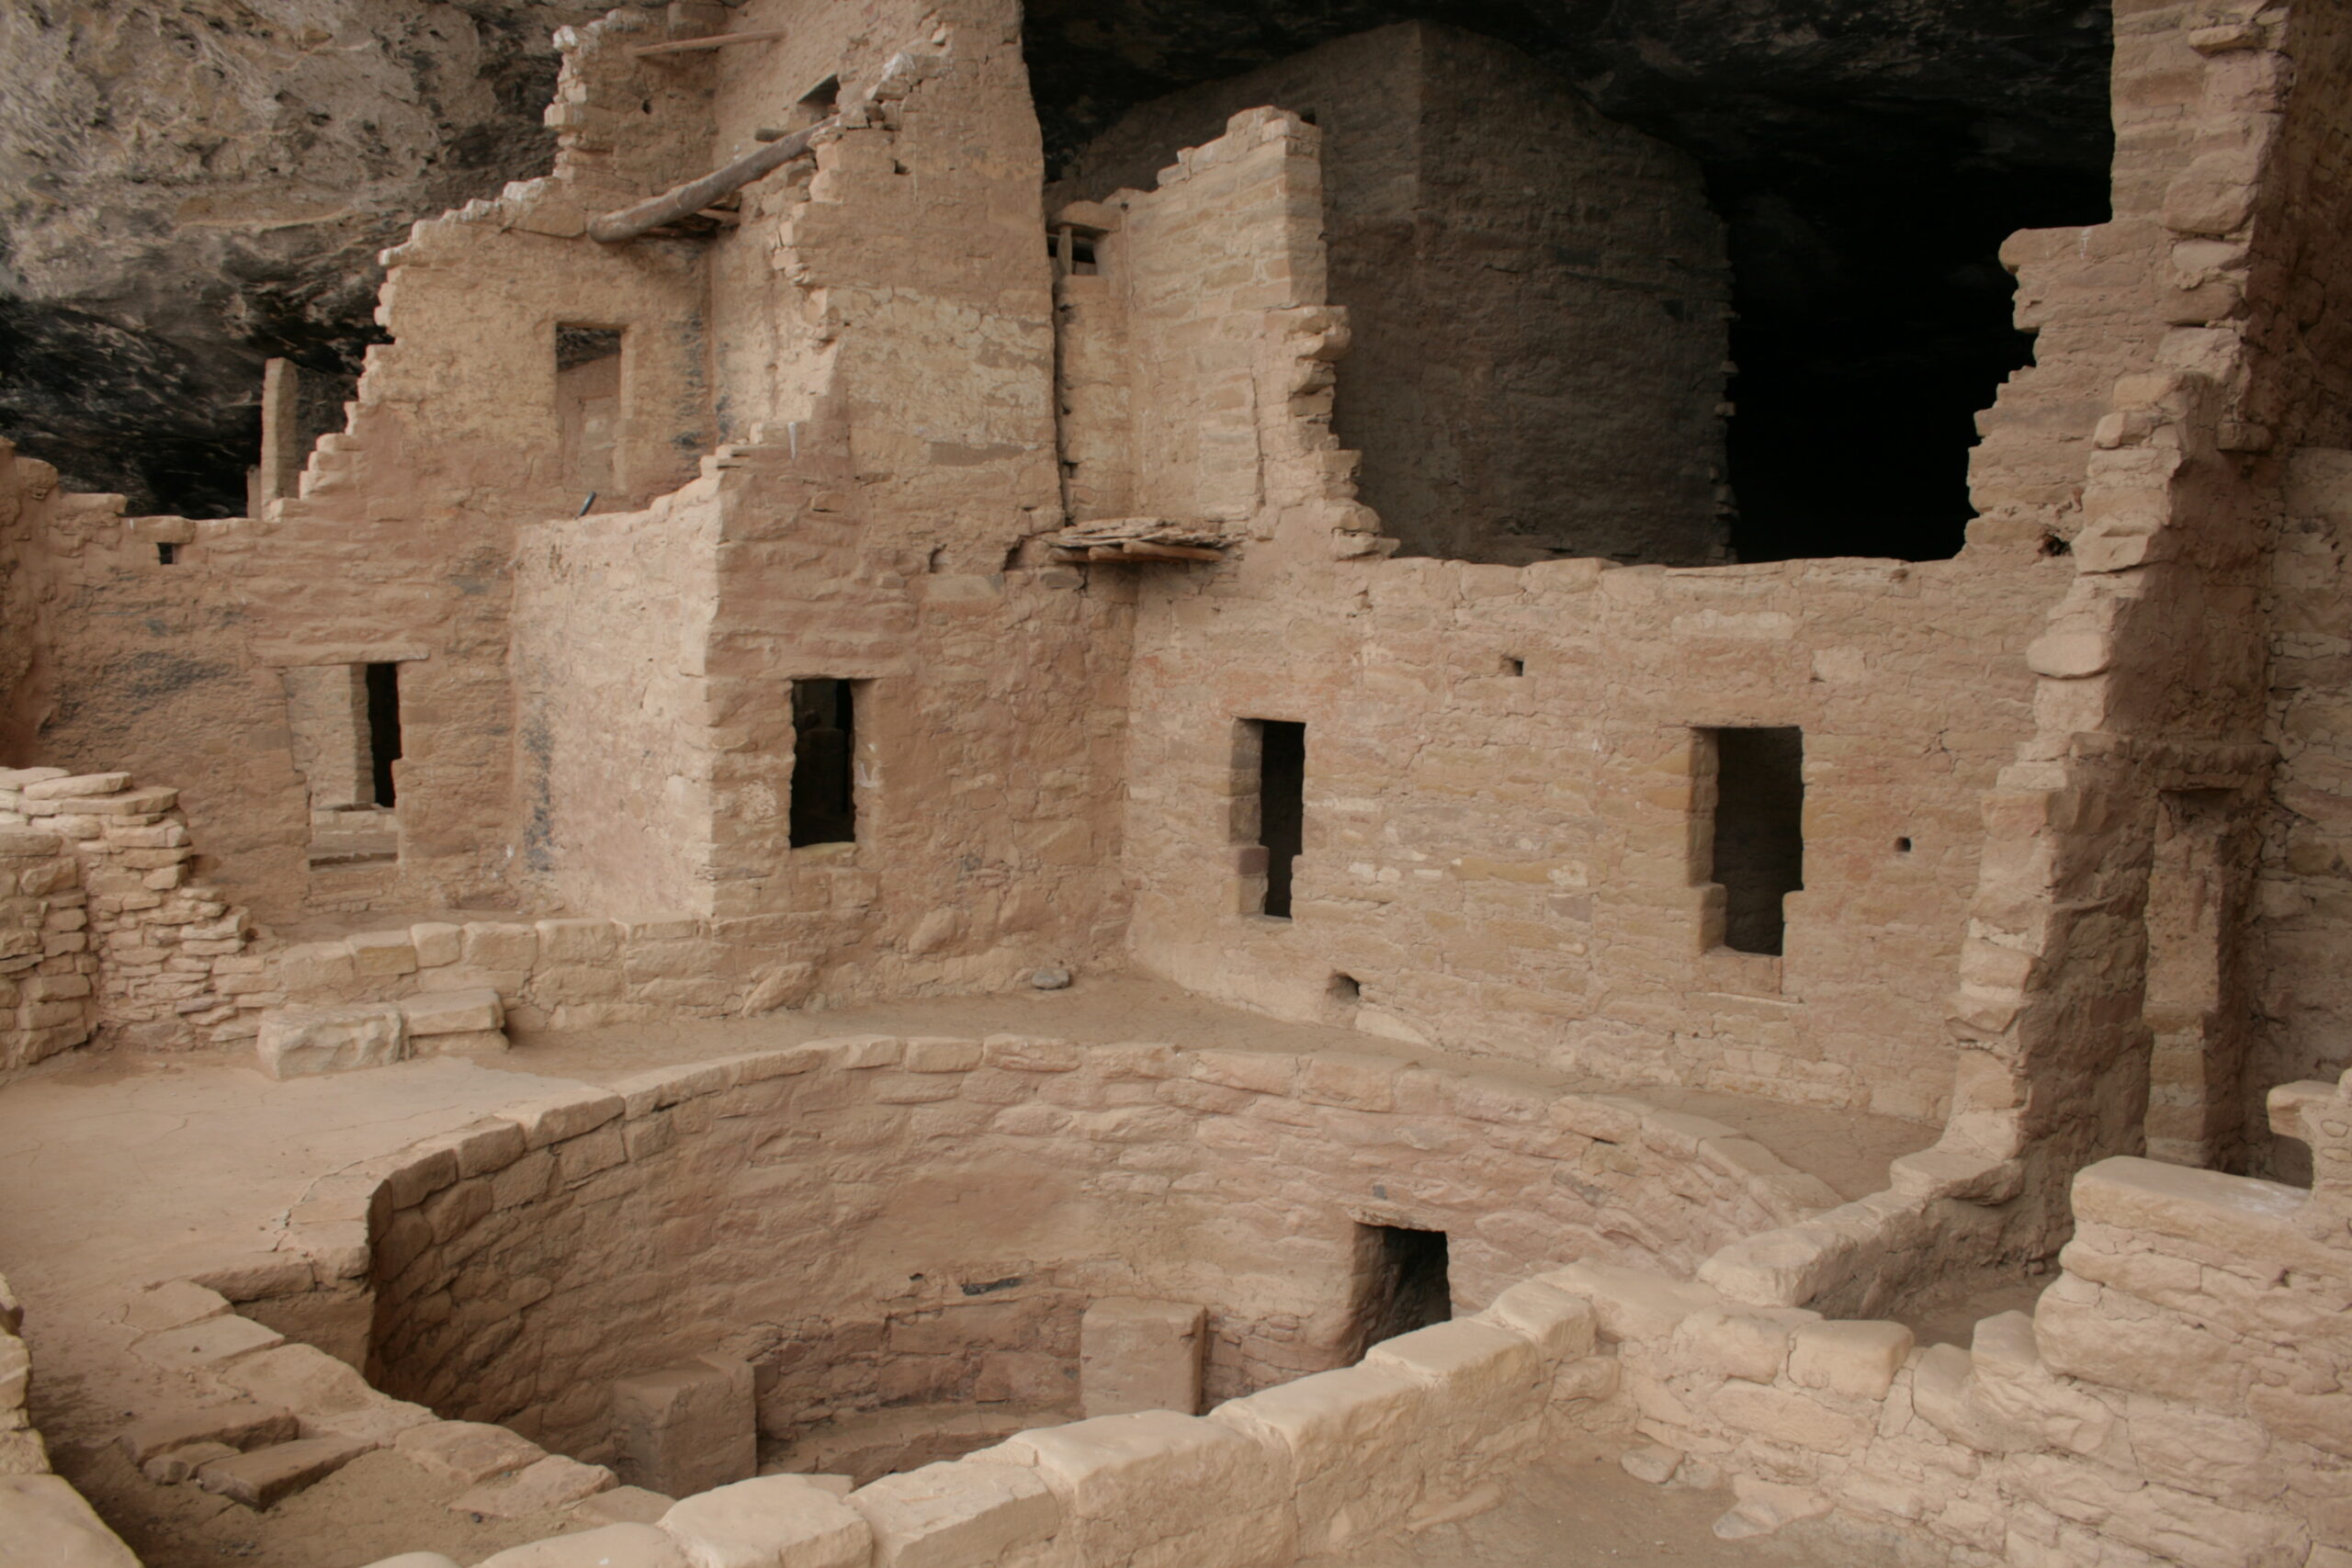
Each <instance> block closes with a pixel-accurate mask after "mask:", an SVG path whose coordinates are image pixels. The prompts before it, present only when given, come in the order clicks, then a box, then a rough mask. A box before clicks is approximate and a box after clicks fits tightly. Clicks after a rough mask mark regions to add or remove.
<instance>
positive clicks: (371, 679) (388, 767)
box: [367, 664, 401, 808]
mask: <svg viewBox="0 0 2352 1568" xmlns="http://www.w3.org/2000/svg"><path fill="white" fill-rule="evenodd" d="M367 682H368V777H369V780H370V782H371V784H372V785H373V787H374V789H375V792H376V804H377V805H379V806H381V807H387V808H389V807H391V806H392V805H393V804H394V800H393V793H392V764H393V763H394V762H397V761H400V760H401V667H400V666H399V665H397V664H370V665H369V666H368V675H367Z"/></svg>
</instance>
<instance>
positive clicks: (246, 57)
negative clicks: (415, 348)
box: [0, 0, 604, 515]
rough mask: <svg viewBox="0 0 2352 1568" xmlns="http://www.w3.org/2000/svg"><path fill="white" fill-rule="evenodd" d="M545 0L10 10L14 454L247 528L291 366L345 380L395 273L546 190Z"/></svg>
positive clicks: (202, 0)
mask: <svg viewBox="0 0 2352 1568" xmlns="http://www.w3.org/2000/svg"><path fill="white" fill-rule="evenodd" d="M603 10H604V7H602V6H581V5H571V4H560V3H549V0H460V3H456V4H451V3H447V0H166V3H164V4H158V5H149V4H141V3H134V0H12V3H11V4H9V5H6V6H0V60H6V61H7V62H8V71H7V81H6V85H5V87H0V434H5V435H6V436H8V437H10V438H11V439H14V440H15V441H17V443H18V445H19V446H21V447H23V448H24V449H25V450H26V451H28V452H29V453H31V454H33V455H35V456H38V457H44V458H47V459H48V460H50V461H51V462H53V463H56V464H57V465H58V466H59V467H60V468H62V469H63V470H64V473H65V476H66V480H67V482H68V483H69V484H71V485H73V486H74V487H75V488H77V489H85V490H119V491H124V492H126V493H127V494H129V495H130V498H131V504H132V507H133V508H134V510H141V511H144V510H151V509H153V510H171V511H185V512H188V513H194V514H197V515H220V514H225V513H236V512H240V511H242V510H243V507H244V490H243V486H244V479H243V475H244V469H245V467H246V465H248V464H250V463H251V462H252V461H253V460H254V449H255V445H256V440H257V435H256V432H257V429H258V423H257V420H258V416H257V413H256V409H257V406H258V399H259V390H260V376H261V368H260V367H261V362H262V360H263V359H264V358H265V357H266V356H268V355H284V356H286V357H288V358H291V359H293V360H296V361H297V362H299V363H300V364H301V365H303V366H304V367H307V368H309V369H311V370H315V371H320V372H326V373H330V374H333V375H338V376H343V377H349V376H352V375H355V374H356V371H357V369H358V366H359V360H360V356H361V354H362V353H363V351H364V349H365V347H366V345H367V344H368V343H369V342H371V341H375V340H376V339H377V338H378V337H379V335H380V334H379V333H378V332H377V330H376V327H375V325H374V321H373V312H374V307H375V294H376V286H377V284H378V283H379V281H380V280H381V271H380V269H379V267H378V266H377V265H376V253H377V252H378V251H379V250H380V249H382V248H383V247H384V246H386V245H388V244H391V243H395V242H397V241H398V240H399V239H400V238H401V235H402V234H403V233H404V231H406V229H407V227H408V225H409V224H410V223H411V222H413V220H416V219H418V218H421V217H428V216H431V215H432V214H434V213H436V212H439V211H441V210H443V209H447V208H449V207H453V206H458V205H461V204H463V203H464V202H466V201H468V200H469V199H471V198H472V197H478V196H483V195H490V194H494V193H495V192H496V191H497V190H498V188H499V186H502V185H503V184H504V183H505V182H506V181H507V180H509V179H515V178H519V177H525V176H527V175H533V174H537V173H541V172H544V170H545V168H546V166H547V164H548V161H549V159H550V158H551V156H552V154H553V151H554V139H553V137H552V135H551V134H550V133H549V132H548V131H547V130H544V129H543V128H542V127H541V125H540V124H539V115H540V111H541V109H542V108H543V107H545V105H546V103H547V100H548V95H549V93H550V92H551V91H552V90H553V88H554V85H555V73H556V54H555V50H554V47H553V44H552V43H551V41H550V37H551V35H552V33H553V32H554V30H555V28H558V27H560V26H562V25H564V24H565V23H568V22H578V21H584V20H588V19H592V18H593V17H596V16H598V15H601V14H602V13H603Z"/></svg>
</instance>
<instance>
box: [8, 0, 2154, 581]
mask: <svg viewBox="0 0 2352 1568" xmlns="http://www.w3.org/2000/svg"><path fill="white" fill-rule="evenodd" d="M1414 18H1420V19H1427V20H1432V21H1439V22H1442V23H1445V24H1447V25H1450V26H1453V27H1456V28H1465V29H1468V30H1471V31H1474V32H1478V33H1482V34H1485V35H1487V36H1488V37H1491V38H1494V39H1500V40H1501V41H1503V42H1506V43H1510V44H1511V45H1513V46H1515V47H1517V48H1519V49H1521V50H1522V51H1525V52H1527V53H1528V54H1530V55H1532V56H1533V57H1535V58H1536V59H1537V60H1539V61H1541V62H1544V64H1545V65H1546V66H1548V67H1549V68H1551V69H1552V70H1553V71H1555V72H1556V73H1559V75H1560V76H1561V77H1562V78H1563V80H1564V81H1565V82H1566V83H1567V84H1569V85H1572V86H1573V88H1574V89H1575V90H1576V91H1577V92H1579V93H1581V94H1582V95H1583V96H1586V97H1587V98H1588V99H1589V101H1590V102H1591V103H1592V104H1593V105H1594V106H1595V107H1597V108H1599V109H1600V112H1602V113H1603V114H1605V115H1608V116H1609V117H1611V118H1613V119H1616V120H1619V121H1621V122H1623V123H1625V124H1627V125H1630V126H1632V127H1634V129H1636V130H1642V131H1644V132H1646V133H1647V134H1650V135H1652V136H1656V137H1657V138H1659V139H1661V140H1663V141H1667V142H1669V143H1671V144H1672V145H1674V146H1676V147H1679V148H1680V149H1681V150H1682V151H1684V152H1688V153H1689V154H1691V156H1692V157H1693V158H1695V159H1696V160H1697V161H1698V162H1699V163H1700V164H1701V165H1702V169H1703V171H1704V175H1705V178H1706V182H1707V190H1708V194H1709V198H1710V200H1711V201H1712V202H1713V205H1714V207H1715V209H1716V210H1717V212H1718V213H1719V214H1720V215H1721V216H1722V217H1723V218H1724V220H1726V222H1727V223H1728V225H1729V230H1730V243H1731V256H1732V262H1733V265H1734V268H1735V272H1736V296H1735V300H1734V304H1735V308H1736V310H1737V312H1738V320H1737V321H1736V322H1735V323H1734V325H1733V329H1732V359H1733V361H1734V363H1736V365H1737V366H1738V367H1739V369H1738V374H1737V376H1736V378H1735V380H1734V382H1733V384H1732V388H1731V393H1730V396H1731V399H1732V401H1733V403H1734V404H1735V406H1736V410H1737V412H1736V415H1735V417H1734V418H1733V419H1732V420H1731V422H1730V430H1729V446H1730V454H1729V466H1730V473H1729V479H1730V482H1731V484H1732V486H1733V489H1734V491H1735V493H1736V501H1737V505H1738V508H1739V512H1738V517H1737V521H1736V524H1735V525H1734V534H1733V541H1732V542H1733V546H1734V547H1735V549H1736V553H1737V556H1738V558H1741V559H1745V560H1772V559H1781V558H1792V557H1813V556H1828V555H1846V554H1855V555H1873V556H1893V557H1900V558H1913V559H1932V558H1942V557H1947V556H1950V555H1951V554H1952V553H1953V552H1954V551H1955V550H1956V549H1957V548H1958V547H1959V545H1960V542H1961V537H1962V527H1963V525H1965V523H1966V521H1967V519H1968V517H1969V515H1970V508H1969V504H1968V499H1967V493H1966V488H1965V473H1966V462H1967V453H1968V448H1969V446H1971V445H1972V443H1973V439H1974V436H1973V424H1972V420H1973V415H1974V413H1975V412H1976V411H1977V410H1979V409H1981V408H1983V407H1985V405H1987V404H1988V403H1989V402H1990V401H1991V400H1992V396H1993V392H1994V389H1995V388H1996V386H1997V385H1998V383H1999V381H2000V379H2001V378H2002V377H2003V376H2004V375H2006V374H2007V372H2008V371H2010V370H2011V369H2014V368H2015V367H2018V366H2020V365H2023V364H2025V363H2027V362H2028V360H2029V358H2030V352H2031V345H2030V340H2028V339H2027V338H2026V337H2024V336H2023V335H2021V334H2019V333H2017V332H2015V331H2014V330H2013V329H2012V328H2011V326H2010V323H2009V300H2010V280H2009V278H2008V277H2007V275H2006V274H2005V273H2004V272H2003V271H2002V270H2001V268H2000V266H1999V265H1998V263H1997V260H1996V251H1997V248H1998V246H1999V244H2000V243H2001V241H2002V239H2003V238H2004V237H2005V236H2007V234H2008V233H2010V232H2011V231H2014V230H2017V229H2020V228H2030V227H2040V226H2047V225H2055V224H2079V223H2090V222H2097V221H2098V220H2101V219H2103V218H2104V217H2105V216H2106V213H2107V167H2108V163H2109V155H2110V150H2111V133H2110V131H2109V121H2108V105H2107V57H2108V48H2109V34H2108V13H2107V10H2106V8H2105V7H2103V6H2098V5H2096V4H2086V3H2084V0H1899V3H1895V4H1889V3H1888V0H1762V3H1758V0H1614V3H1612V4H1609V5H1601V4H1598V3H1596V0H1469V3H1453V4H1445V3H1440V0H1252V3H1246V4H1245V3H1243V0H1032V3H1031V5H1030V6H1029V7H1028V13H1027V18H1026V22H1025V30H1024V50H1025V53H1026V56H1027V59H1028V63H1029V66H1030V71H1031V76H1032V80H1033V85H1034V88H1035V96H1036V102H1037V107H1038V112H1039V116H1040V118H1041V120H1042V122H1043V126H1044V132H1045V140H1046V165H1047V171H1048V175H1049V176H1050V175H1052V174H1053V173H1055V172H1056V171H1057V169H1058V168H1059V167H1060V166H1061V165H1062V164H1065V163H1066V162H1067V161H1068V159H1069V156H1070V155H1071V154H1072V152H1074V151H1075V150H1076V149H1078V148H1079V147H1080V146H1082V145H1084V144H1085V142H1086V141H1088V140H1089V139H1090V138H1091V137H1092V136H1094V135H1096V134H1097V133H1099V132H1100V131H1101V130H1103V129H1104V128H1105V127H1107V126H1108V125H1110V124H1111V123H1112V122H1113V121H1114V120H1115V119H1116V118H1118V117H1119V116H1120V115H1121V114H1122V113H1124V112H1125V110H1127V109H1128V108H1130V107H1135V106H1136V105H1138V104H1141V103H1145V102H1148V101H1149V100H1151V99H1153V98H1156V97H1159V96H1164V95H1166V94H1168V93H1170V92H1173V91H1176V90H1178V89H1180V88H1182V87H1185V86H1188V85H1194V84H1198V83H1204V82H1211V81H1216V80H1219V79H1221V78H1223V77H1227V76H1230V75H1233V74H1237V73H1241V72H1244V71H1247V70H1250V69H1251V68H1254V67H1256V66H1258V65H1261V64H1263V63H1266V62H1271V61H1275V60H1279V59H1283V58H1286V57H1287V56H1289V55H1292V54H1295V53H1297V52H1298V51H1303V50H1306V49H1308V48H1311V47H1313V46H1315V45H1316V44H1318V43H1321V42H1324V41H1327V40H1329V39H1337V38H1340V37H1344V36H1347V35H1349V34H1351V33H1355V32H1360V31H1363V30H1366V29H1369V28H1377V27H1381V26H1385V25H1386V24H1388V23H1391V22H1397V21H1401V20H1408V19H1414ZM542 85H545V84H543V83H541V82H539V81H537V79H536V78H534V80H533V81H532V82H531V83H530V84H529V86H532V87H537V86H542ZM507 97H512V98H513V100H514V101H513V104H512V105H511V106H509V105H508V104H506V103H505V101H504V100H505V99H506V98H507ZM526 100H528V101H527V102H526ZM505 107H513V109H514V115H513V118H514V119H515V122H516V123H515V126H514V127H513V128H512V130H513V136H512V138H511V139H509V141H508V142H507V144H506V145H504V147H503V152H504V154H505V155H503V156H500V157H496V158H492V159H490V160H488V162H489V163H490V164H492V165H495V166H493V167H491V168H489V169H487V170H486V171H485V172H483V174H482V176H481V180H482V183H483V184H484V187H485V189H486V190H494V189H495V188H496V186H497V184H498V183H500V182H501V181H503V179H504V178H506V177H508V176H509V175H512V174H514V173H516V172H518V171H522V172H527V171H526V170H525V169H524V165H526V164H530V165H537V164H539V163H541V162H543V160H544V150H545V146H546V141H545V133H544V132H543V131H541V130H539V128H538V127H537V125H536V123H532V122H536V120H537V100H536V99H535V98H531V96H530V95H529V93H528V92H522V93H517V94H511V95H502V108H505ZM526 110H527V112H526ZM477 161H480V160H477ZM449 180H450V182H451V188H450V189H449V192H448V194H449V197H451V199H452V200H462V199H463V197H464V196H465V195H467V194H472V193H471V192H470V191H460V190H458V189H457V188H456V182H457V181H458V175H456V174H455V173H452V174H451V175H450V176H449ZM413 216H418V215H417V214H408V215H401V216H400V217H399V219H398V224H399V225H404V223H405V220H406V218H407V217H413ZM396 226H397V225H396ZM386 237H389V235H388V236H386ZM342 243H343V245H344V246H345V247H347V248H345V249H343V250H341V251H340V253H339V254H334V255H326V254H321V255H318V256H300V257H272V258H270V260H269V265H265V266H262V267H261V268H260V269H259V271H258V272H257V273H256V275H255V276H251V277H243V278H240V277H233V276H231V277H221V278H219V279H216V280H214V284H215V285H217V287H216V286H211V285H208V286H207V290H206V292H207V296H208V298H209V299H213V300H215V301H217V302H219V303H220V309H219V310H216V311H212V312H211V315H213V316H217V318H218V319H217V320H209V319H203V320H200V319H198V318H199V317H204V316H205V315H206V312H205V311H204V310H198V311H197V312H196V313H195V315H194V316H190V315H186V314H183V315H181V316H179V317H178V318H177V319H175V320H173V321H170V322H168V323H158V322H155V321H153V320H152V319H151V320H140V319H137V318H136V317H135V316H126V317H121V318H120V319H114V318H113V317H112V316H111V315H110V314H108V313H105V310H104V306H103V304H102V303H94V305H93V307H92V308H91V309H80V308H76V306H77V305H78V303H79V302H69V301H62V300H52V301H40V300H32V299H11V298H8V297H7V296H6V294H5V292H0V430H5V431H6V433H7V434H10V435H12V436H13V437H15V438H16V439H17V440H18V441H19V443H20V444H21V445H22V446H24V447H25V449H26V450H27V451H28V453H29V454H31V455H33V456H39V457H50V458H51V460H52V461H56V462H58V463H59V464H60V466H61V467H62V468H64V469H65V470H66V477H67V480H68V482H69V483H72V484H74V485H76V486H77V487H85V488H111V489H120V490H124V491H129V492H130V494H131V495H132V507H133V510H134V511H138V510H145V509H155V510H166V511H177V512H181V513H186V514H188V515H195V516H220V515H229V514H233V513H238V512H241V511H242V510H243V506H244V475H245V470H246V468H247V466H248V465H249V464H250V463H252V462H253V461H254V449H255V434H254V432H255V428H256V421H257V415H256V412H255V402H256V394H257V390H258V384H259V367H260V361H261V359H262V357H263V356H264V355H273V354H274V355H285V356H287V357H288V358H291V359H293V360H294V361H295V362H296V363H297V364H299V365H300V366H302V367H304V368H305V369H306V370H309V371H311V372H312V373H313V376H314V378H316V379H315V380H314V382H313V384H314V385H316V384H317V381H318V380H329V379H330V378H332V380H333V382H334V383H335V384H339V386H340V387H341V388H347V387H348V386H349V384H350V378H352V377H353V376H354V375H356V371H357V369H358V367H359V362H360V359H361V356H362V355H363V354H364V352H365V349H366V347H367V345H368V344H369V343H371V342H377V341H380V339H381V333H380V332H379V329H378V328H377V327H376V326H375V324H374V322H373V321H372V319H371V318H372V307H373V285H374V282H375V278H374V276H373V274H372V272H370V270H369V269H368V266H367V265H365V263H363V262H360V261H359V260H357V259H356V254H355V253H362V247H361V246H359V245H356V244H353V243H351V241H350V239H349V238H348V237H344V239H343V242H342ZM369 243H373V242H372V241H371V242H369ZM335 395H337V396H339V395H341V393H340V391H338V392H336V393H335ZM327 401H328V403H329V404H330V405H331V403H332V401H333V398H332V397H330V398H329V399H328V400H327ZM329 412H332V410H331V408H330V410H329ZM306 423H307V421H306Z"/></svg>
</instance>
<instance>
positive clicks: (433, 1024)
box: [400, 986, 506, 1038]
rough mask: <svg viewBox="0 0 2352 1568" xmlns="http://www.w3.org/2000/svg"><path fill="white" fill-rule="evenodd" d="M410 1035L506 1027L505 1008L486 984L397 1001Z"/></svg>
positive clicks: (429, 993) (422, 1035) (457, 1032)
mask: <svg viewBox="0 0 2352 1568" xmlns="http://www.w3.org/2000/svg"><path fill="white" fill-rule="evenodd" d="M400 1009H401V1016H402V1017H404V1018H405V1019H407V1020H408V1032H409V1033H410V1035H411V1036H412V1037H414V1038H424V1037H427V1036H431V1035H436V1034H472V1033H479V1032H482V1031H484V1030H492V1029H503V1028H505V1027H506V1010H505V1008H504V1007H503V1005H502V1004H501V1003H500V1002H499V999H498V993H497V992H496V991H494V990H492V989H491V988H490V987H487V986H478V987H472V988H471V989H469V990H463V991H432V992H428V993H426V994H425V995H424V996H419V997H408V998H403V999H402V1000H401V1004H400Z"/></svg>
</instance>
